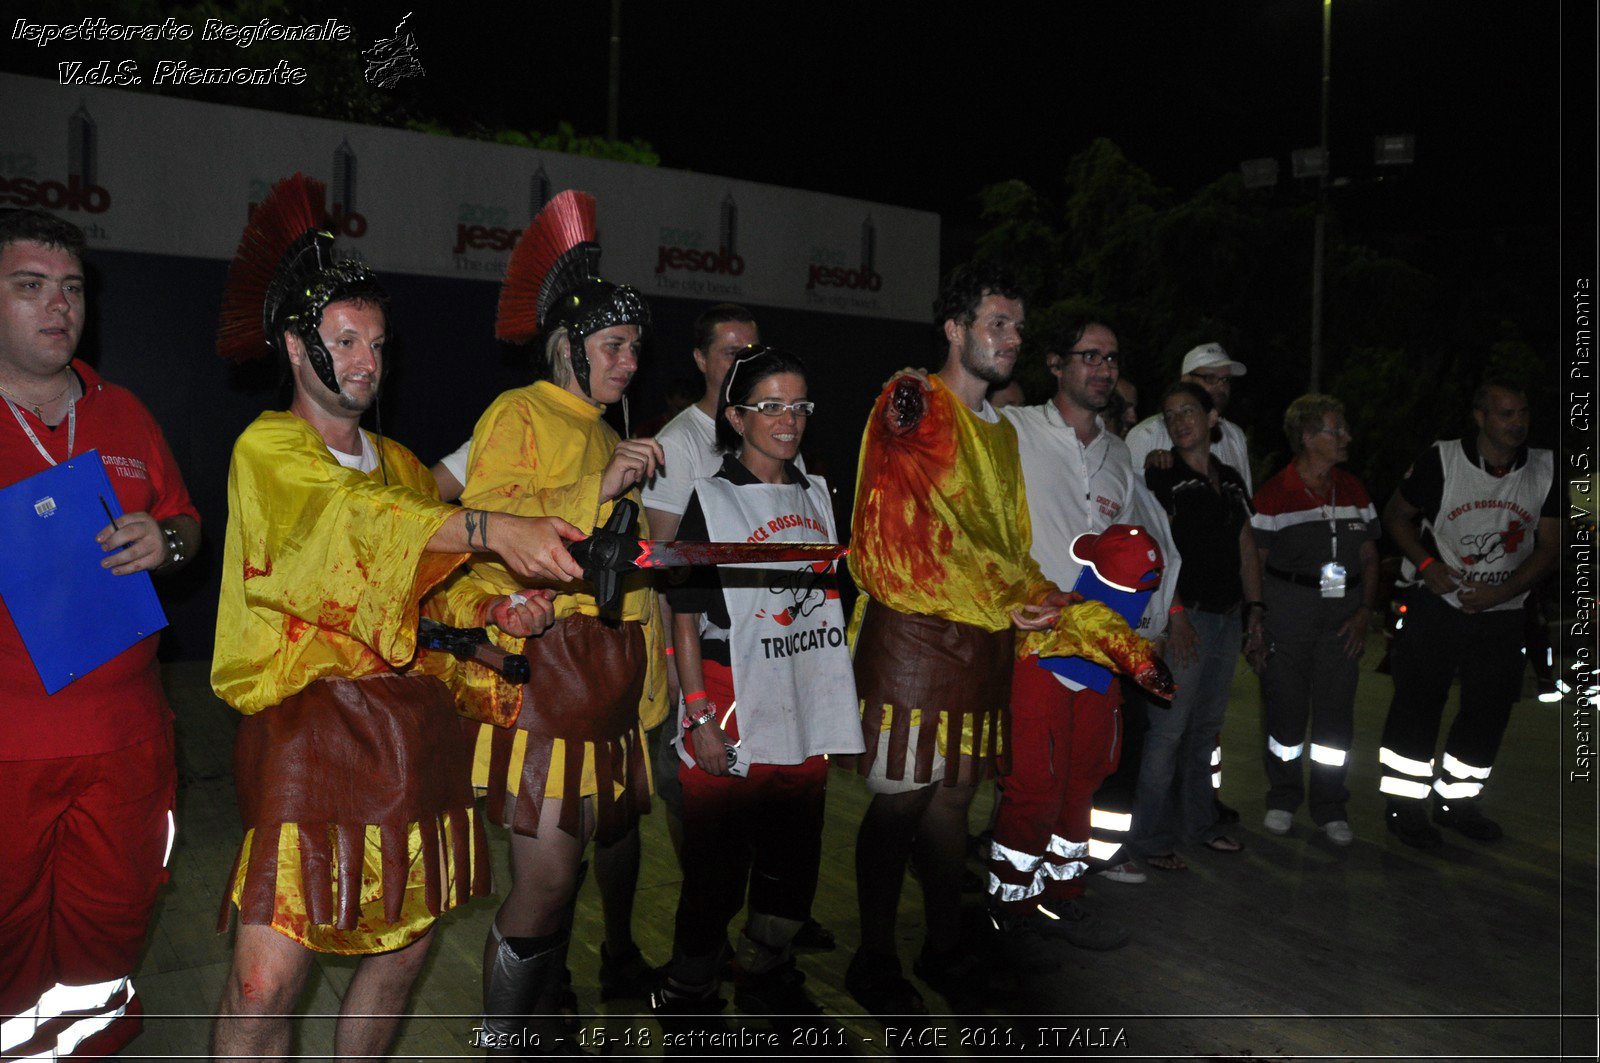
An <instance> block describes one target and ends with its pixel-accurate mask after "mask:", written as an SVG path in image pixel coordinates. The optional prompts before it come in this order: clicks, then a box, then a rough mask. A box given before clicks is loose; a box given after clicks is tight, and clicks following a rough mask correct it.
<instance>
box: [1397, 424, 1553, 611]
mask: <svg viewBox="0 0 1600 1063" xmlns="http://www.w3.org/2000/svg"><path fill="white" fill-rule="evenodd" d="M1434 445H1435V446H1437V447H1438V448H1439V458H1440V460H1441V461H1442V462H1443V464H1444V493H1443V495H1442V496H1441V497H1440V499H1439V512H1438V513H1437V514H1424V516H1423V519H1422V527H1423V529H1424V530H1426V531H1430V532H1432V533H1433V542H1434V549H1435V550H1436V551H1437V552H1438V555H1439V560H1440V561H1443V562H1444V563H1445V564H1447V565H1449V566H1450V567H1451V568H1453V569H1455V570H1456V571H1458V572H1460V573H1462V577H1463V580H1464V581H1465V582H1467V583H1481V584H1486V585H1489V586H1493V585H1494V584H1497V583H1504V582H1505V581H1506V580H1508V579H1510V578H1511V574H1512V573H1513V572H1515V571H1516V570H1517V569H1519V568H1521V567H1522V566H1523V565H1524V564H1525V563H1526V562H1527V560H1528V557H1529V555H1530V554H1532V552H1533V542H1534V535H1535V533H1536V531H1537V530H1538V527H1539V510H1540V509H1542V508H1543V506H1544V500H1545V497H1546V496H1547V495H1548V494H1549V493H1550V480H1551V478H1552V477H1553V476H1555V458H1554V456H1553V455H1552V454H1551V453H1550V451H1548V450H1534V449H1531V448H1530V449H1529V451H1528V460H1527V461H1525V462H1523V464H1522V468H1520V469H1517V470H1515V471H1514V472H1509V473H1507V474H1506V475H1504V476H1490V475H1489V473H1488V472H1487V471H1485V470H1484V469H1483V468H1482V467H1481V466H1479V465H1477V464H1475V463H1474V462H1471V461H1468V460H1467V454H1466V451H1464V450H1463V449H1462V448H1461V441H1460V440H1459V439H1448V440H1443V441H1441V442H1439V443H1436V444H1434ZM1401 577H1402V578H1403V579H1404V580H1405V581H1406V582H1408V583H1410V582H1413V581H1415V580H1416V578H1417V570H1416V566H1415V565H1413V564H1412V563H1411V561H1410V559H1409V558H1408V559H1407V560H1406V562H1405V563H1404V564H1403V565H1402V566H1401ZM1527 597H1528V595H1527V593H1526V592H1524V593H1522V594H1519V595H1517V596H1516V597H1515V598H1513V599H1511V600H1509V601H1506V602H1502V603H1501V604H1499V605H1497V606H1495V607H1494V609H1492V610H1489V611H1490V612H1501V611H1504V610H1508V609H1521V608H1522V603H1523V601H1524V600H1525V599H1526V598H1527ZM1444 600H1445V601H1447V602H1449V603H1450V604H1451V605H1452V606H1454V607H1455V608H1457V609H1460V608H1461V599H1460V596H1459V595H1457V594H1456V592H1455V591H1451V592H1450V593H1449V594H1447V595H1445V596H1444Z"/></svg>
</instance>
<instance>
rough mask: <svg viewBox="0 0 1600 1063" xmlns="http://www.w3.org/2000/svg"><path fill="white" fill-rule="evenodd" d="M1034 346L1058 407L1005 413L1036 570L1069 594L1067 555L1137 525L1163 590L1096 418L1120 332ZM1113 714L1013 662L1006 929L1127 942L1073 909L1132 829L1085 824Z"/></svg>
mask: <svg viewBox="0 0 1600 1063" xmlns="http://www.w3.org/2000/svg"><path fill="white" fill-rule="evenodd" d="M1041 346H1042V349H1043V350H1044V352H1045V365H1046V366H1047V367H1048V368H1049V370H1050V374H1051V375H1052V376H1053V377H1055V378H1056V393H1055V395H1053V396H1052V397H1051V399H1050V401H1049V402H1046V403H1043V404H1042V405H1039V406H1010V407H1007V408H1006V409H1005V410H1004V411H1003V413H1004V415H1005V417H1006V418H1007V419H1008V420H1010V421H1011V423H1012V424H1013V425H1015V426H1016V429H1017V446H1018V449H1019V450H1020V451H1021V455H1022V476H1023V485H1024V487H1025V489H1026V492H1027V497H1028V515H1029V518H1030V520H1031V523H1032V525H1033V556H1034V559H1035V560H1037V561H1038V562H1039V567H1040V568H1041V569H1042V570H1043V572H1044V574H1045V576H1046V577H1048V578H1049V579H1050V580H1052V581H1053V582H1054V583H1055V584H1056V585H1057V586H1059V587H1068V588H1070V587H1072V586H1073V584H1074V583H1075V582H1076V581H1077V579H1078V573H1079V571H1080V570H1081V569H1082V567H1083V562H1082V561H1081V560H1080V559H1079V557H1078V556H1077V555H1075V553H1074V551H1073V548H1072V544H1073V541H1074V540H1075V539H1077V538H1078V536H1080V535H1083V534H1085V533H1091V532H1092V533H1099V532H1104V531H1105V530H1106V529H1107V528H1109V527H1111V526H1112V525H1113V524H1133V525H1144V526H1145V527H1146V528H1147V529H1149V530H1150V531H1151V532H1153V533H1155V534H1154V535H1153V537H1154V539H1155V541H1156V543H1157V544H1158V546H1159V548H1160V550H1161V552H1162V554H1163V555H1164V556H1166V557H1167V558H1171V559H1173V560H1171V561H1169V562H1168V564H1169V565H1170V566H1171V568H1170V569H1169V571H1168V573H1167V575H1166V577H1165V580H1164V582H1165V583H1167V584H1168V585H1171V582H1172V581H1173V580H1174V579H1175V578H1176V576H1175V569H1176V557H1177V551H1176V550H1175V549H1173V547H1172V544H1171V542H1170V540H1169V538H1168V536H1167V530H1166V522H1165V521H1164V520H1161V519H1160V518H1159V517H1156V516H1154V514H1155V512H1156V507H1154V506H1153V505H1149V506H1144V505H1141V504H1140V502H1139V498H1138V496H1139V495H1140V494H1141V493H1142V492H1143V490H1144V488H1143V485H1142V483H1141V482H1140V476H1139V473H1138V471H1137V470H1136V469H1135V467H1134V465H1133V460H1132V458H1131V457H1130V456H1129V453H1128V447H1127V445H1126V444H1125V443H1123V441H1122V440H1121V439H1119V438H1118V437H1117V436H1116V434H1115V433H1113V432H1112V431H1111V430H1110V429H1109V427H1108V426H1107V425H1106V424H1105V423H1104V422H1103V421H1102V419H1101V416H1100V415H1101V412H1102V411H1103V410H1105V409H1106V407H1107V405H1108V403H1109V402H1110V401H1111V396H1112V393H1113V390H1114V389H1115V388H1116V385H1117V381H1118V379H1119V377H1120V375H1121V366H1120V362H1121V354H1120V352H1119V350H1118V345H1117V337H1116V334H1115V333H1113V332H1112V331H1111V329H1110V328H1109V327H1108V326H1107V325H1106V324H1105V323H1104V322H1103V321H1102V320H1100V319H1099V318H1097V317H1094V316H1090V315H1084V316H1076V317H1072V318H1069V319H1068V320H1067V321H1066V322H1064V323H1063V325H1062V327H1061V328H1059V329H1057V330H1056V331H1054V332H1053V333H1052V334H1051V335H1049V336H1047V337H1046V339H1045V341H1044V343H1043V344H1042V345H1041ZM1147 514H1148V515H1149V516H1147ZM1145 615H1146V620H1145V621H1144V622H1143V623H1142V624H1141V627H1140V634H1143V635H1145V636H1146V637H1153V632H1152V631H1151V630H1150V628H1149V626H1148V625H1149V624H1150V621H1149V619H1148V618H1149V617H1151V616H1155V617H1157V618H1159V620H1160V621H1161V626H1163V627H1164V626H1165V620H1166V610H1165V608H1164V607H1162V606H1158V607H1156V608H1153V609H1150V610H1147V612H1146V614H1145ZM1121 702H1122V696H1121V689H1120V686H1119V685H1118V684H1117V683H1115V682H1113V683H1112V684H1111V686H1110V687H1108V688H1107V689H1106V691H1105V692H1104V693H1100V692H1097V691H1095V690H1092V689H1089V688H1087V687H1085V686H1083V684H1081V683H1077V682H1074V681H1073V680H1070V679H1067V678H1066V677H1065V676H1060V675H1057V674H1055V673H1054V672H1051V671H1048V670H1046V669H1045V668H1044V667H1043V666H1042V665H1041V663H1040V660H1039V657H1038V656H1037V655H1035V654H1029V655H1028V656H1026V657H1024V658H1022V659H1021V660H1019V661H1018V662H1017V663H1016V666H1015V669H1014V671H1013V674H1012V680H1011V757H1010V765H1009V770H1008V771H1007V772H1005V773H1004V774H1003V775H1002V786H1001V789H1000V814H999V817H998V819H997V821H996V823H995V828H994V842H993V845H992V847H991V853H990V867H991V872H992V873H991V874H990V876H989V890H990V895H991V900H992V901H993V902H994V904H995V906H996V908H997V909H998V910H999V911H1000V912H1001V913H1002V916H1001V921H1002V922H1004V923H1008V924H1015V923H1017V922H1029V921H1031V922H1033V923H1036V924H1037V925H1038V927H1039V928H1040V929H1042V930H1044V931H1045V932H1046V933H1047V935H1048V936H1050V937H1058V938H1061V939H1064V940H1066V941H1067V942H1069V943H1071V944H1073V945H1076V946H1078V947H1079V948H1086V949H1100V950H1104V949H1114V948H1119V947H1121V946H1123V945H1126V944H1127V943H1128V931H1127V928H1126V927H1123V926H1121V925H1120V924H1117V923H1114V922H1112V921H1110V920H1109V919H1105V918H1101V917H1097V916H1094V915H1093V914H1092V913H1090V912H1089V911H1087V910H1085V909H1084V908H1083V906H1082V905H1080V904H1079V903H1078V898H1079V897H1081V896H1082V895H1083V892H1084V874H1085V871H1086V869H1087V866H1088V860H1089V859H1090V858H1095V859H1098V860H1102V861H1105V860H1109V859H1110V858H1111V857H1112V856H1113V855H1114V854H1115V853H1116V851H1117V849H1118V848H1119V846H1120V843H1121V840H1122V839H1121V837H1120V835H1121V834H1122V833H1124V832H1125V831H1126V827H1127V821H1128V816H1127V814H1126V812H1124V813H1123V814H1121V815H1105V814H1101V815H1098V816H1095V815H1094V814H1093V813H1092V806H1093V804H1094V801H1093V799H1094V796H1095V791H1096V789H1097V788H1098V787H1099V786H1100V784H1101V783H1102V782H1103V781H1104V780H1105V779H1106V777H1107V776H1108V775H1110V774H1111V772H1112V771H1114V770H1115V769H1116V766H1117V758H1118V751H1119V745H1120V743H1119V741H1118V737H1119V735H1120V733H1121V728H1120V727H1119V725H1118V716H1119V707H1120V705H1121ZM1096 818H1098V820H1099V823H1097V824H1095V826H1096V828H1097V830H1096V833H1097V834H1101V833H1106V832H1107V830H1108V829H1109V834H1108V836H1107V837H1106V838H1104V839H1091V837H1090V828H1091V822H1092V820H1094V819H1096ZM1119 827H1120V828H1121V830H1117V829H1115V828H1119ZM1024 868H1032V869H1033V870H1032V874H1031V875H1029V874H1026V873H1024V872H1023V870H1022V869H1024ZM1135 870H1136V869H1135ZM1024 880H1026V881H1024Z"/></svg>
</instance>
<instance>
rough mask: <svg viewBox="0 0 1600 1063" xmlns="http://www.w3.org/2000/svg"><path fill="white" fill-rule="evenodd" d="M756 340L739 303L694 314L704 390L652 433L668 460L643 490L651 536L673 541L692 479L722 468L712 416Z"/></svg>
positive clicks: (696, 350) (750, 318)
mask: <svg viewBox="0 0 1600 1063" xmlns="http://www.w3.org/2000/svg"><path fill="white" fill-rule="evenodd" d="M760 342H761V332H760V330H759V329H757V328H756V322H755V317H754V316H753V315H752V314H751V313H750V311H748V310H746V309H745V308H744V307H742V306H736V305H734V304H733V303H718V304H717V305H716V306H713V307H711V308H710V309H708V310H706V311H705V312H704V313H703V314H701V315H700V316H699V317H697V318H695V320H694V364H695V367H696V368H698V369H699V370H700V373H701V375H703V376H704V377H705V378H706V390H705V394H703V395H701V396H700V399H699V401H698V402H694V403H691V404H690V405H688V406H685V407H684V408H683V412H681V413H679V414H678V416H676V417H674V418H673V419H672V420H670V421H668V422H667V424H666V427H664V428H662V429H661V431H660V432H658V433H656V441H657V442H659V443H660V444H661V448H662V450H664V451H665V452H666V456H667V463H666V464H665V465H664V466H662V468H661V469H660V470H659V471H658V472H657V473H656V478H655V479H654V480H653V481H651V482H650V483H649V484H647V485H646V486H645V489H644V511H645V514H646V515H647V516H648V517H649V518H650V535H651V537H652V538H656V539H671V538H672V537H673V536H674V535H676V534H677V531H678V521H680V520H682V519H683V510H684V507H685V506H687V505H688V504H689V495H690V494H692V493H693V491H694V482H695V481H696V480H698V479H701V478H702V477H707V476H715V475H716V473H717V469H718V468H720V467H721V465H722V455H720V454H718V453H717V450H716V438H717V420H716V418H717V404H718V403H719V402H721V400H722V382H723V380H724V379H725V378H726V377H727V375H728V367H729V366H731V365H733V363H734V360H735V359H736V358H738V357H739V355H740V354H741V353H742V352H744V351H746V350H748V349H749V348H751V347H754V346H755V345H756V344H758V343H760ZM800 467H801V468H804V465H803V464H801V466H800Z"/></svg>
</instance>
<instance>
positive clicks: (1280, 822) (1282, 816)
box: [1261, 808, 1350, 834]
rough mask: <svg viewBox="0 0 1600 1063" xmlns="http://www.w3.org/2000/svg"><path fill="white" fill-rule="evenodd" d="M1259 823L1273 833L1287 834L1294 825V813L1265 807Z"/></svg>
mask: <svg viewBox="0 0 1600 1063" xmlns="http://www.w3.org/2000/svg"><path fill="white" fill-rule="evenodd" d="M1261 823H1262V826H1264V827H1266V828H1267V830H1269V831H1271V832H1272V833H1273V834H1288V833H1289V828H1290V827H1292V826H1294V813H1293V812H1287V811H1285V810H1283V809H1281V808H1269V809H1267V817H1266V819H1264V820H1262V821H1261ZM1345 829H1346V830H1349V829H1350V828H1349V827H1348V826H1346V827H1345Z"/></svg>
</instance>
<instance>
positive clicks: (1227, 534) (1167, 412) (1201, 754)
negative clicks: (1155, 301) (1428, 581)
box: [1128, 383, 1262, 871]
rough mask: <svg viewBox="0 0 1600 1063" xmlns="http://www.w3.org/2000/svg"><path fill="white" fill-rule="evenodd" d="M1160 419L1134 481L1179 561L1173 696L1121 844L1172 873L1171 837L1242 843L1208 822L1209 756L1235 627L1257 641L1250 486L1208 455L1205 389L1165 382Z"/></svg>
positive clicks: (1222, 847) (1211, 413) (1212, 819)
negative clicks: (1152, 504)
mask: <svg viewBox="0 0 1600 1063" xmlns="http://www.w3.org/2000/svg"><path fill="white" fill-rule="evenodd" d="M1161 417H1162V420H1163V421H1164V422H1165V424H1166V428H1167V432H1168V434H1169V435H1170V436H1171V438H1172V459H1173V460H1172V463H1171V465H1170V467H1167V468H1156V467H1152V468H1149V469H1147V470H1146V471H1145V483H1146V485H1147V486H1148V487H1149V488H1150V493H1151V494H1153V495H1154V496H1155V497H1156V500H1157V501H1158V502H1160V503H1161V507H1162V509H1164V510H1166V513H1167V518H1168V520H1169V521H1170V522H1171V524H1172V540H1173V542H1174V543H1175V544H1176V545H1177V547H1178V553H1179V554H1180V555H1182V557H1183V568H1182V569H1181V570H1180V572H1179V574H1178V590H1177V594H1176V595H1175V596H1174V597H1173V601H1172V606H1171V608H1170V609H1169V613H1170V615H1171V623H1170V625H1169V628H1168V641H1167V659H1168V660H1169V661H1170V662H1171V663H1172V677H1173V679H1174V681H1176V683H1177V685H1178V694H1177V696H1176V697H1175V698H1173V699H1172V706H1171V708H1169V709H1166V710H1164V711H1163V710H1157V711H1154V712H1152V713H1150V731H1149V734H1147V735H1146V736H1145V740H1144V756H1143V759H1142V760H1141V761H1140V765H1139V785H1138V793H1137V799H1136V804H1135V806H1134V813H1133V834H1132V836H1131V837H1130V838H1129V840H1128V849H1129V851H1130V852H1132V853H1133V854H1134V855H1135V856H1140V857H1143V858H1144V860H1145V862H1146V863H1148V864H1149V865H1150V866H1151V867H1154V868H1158V869H1160V870H1163V871H1181V870H1183V869H1184V868H1185V867H1186V866H1187V865H1186V864H1185V863H1184V860H1183V858H1182V857H1181V856H1179V855H1178V854H1177V853H1176V852H1175V851H1174V849H1173V847H1174V845H1175V844H1176V843H1178V842H1180V841H1191V842H1198V843H1199V844H1201V845H1204V846H1205V847H1206V848H1208V849H1210V850H1212V851H1213V852H1219V853H1236V852H1238V851H1239V850H1240V849H1241V848H1243V846H1241V845H1240V844H1239V843H1238V842H1237V841H1235V840H1233V839H1232V838H1229V837H1228V836H1227V835H1225V834H1223V833H1222V827H1221V824H1219V823H1218V821H1217V808H1216V802H1215V800H1214V799H1213V794H1212V788H1211V751H1212V749H1213V748H1214V747H1215V744H1216V736H1217V734H1218V732H1220V731H1221V730H1222V720H1223V717H1224V716H1225V715H1226V714H1227V711H1228V692H1229V690H1230V688H1231V687H1232V685H1233V669H1234V662H1235V661H1236V660H1237V659H1238V654H1239V649H1240V641H1239V639H1240V628H1241V625H1243V628H1244V631H1245V636H1246V639H1247V640H1248V641H1247V645H1246V649H1247V650H1250V651H1256V650H1258V649H1259V647H1260V645H1261V641H1262V629H1261V612H1260V609H1259V608H1257V607H1258V606H1260V604H1261V602H1260V601H1259V599H1260V597H1261V572H1260V569H1259V568H1257V562H1256V543H1255V539H1254V537H1253V536H1252V535H1251V531H1250V491H1249V488H1247V487H1246V486H1245V483H1244V478H1243V477H1242V476H1241V475H1240V474H1239V471H1238V470H1237V469H1235V468H1233V467H1232V466H1231V465H1225V464H1223V463H1222V462H1220V461H1218V460H1217V459H1216V458H1215V457H1213V456H1212V454H1211V443H1212V437H1213V436H1214V435H1216V434H1217V420H1218V414H1217V408H1216V404H1215V403H1214V402H1213V401H1212V398H1211V394H1210V393H1209V392H1208V391H1206V390H1205V388H1202V387H1200V386H1199V385H1198V384H1188V383H1183V384H1176V385H1174V386H1173V387H1172V388H1171V389H1170V390H1168V392H1167V393H1166V394H1165V395H1163V396H1162V398H1161Z"/></svg>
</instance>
